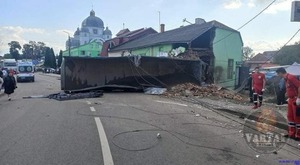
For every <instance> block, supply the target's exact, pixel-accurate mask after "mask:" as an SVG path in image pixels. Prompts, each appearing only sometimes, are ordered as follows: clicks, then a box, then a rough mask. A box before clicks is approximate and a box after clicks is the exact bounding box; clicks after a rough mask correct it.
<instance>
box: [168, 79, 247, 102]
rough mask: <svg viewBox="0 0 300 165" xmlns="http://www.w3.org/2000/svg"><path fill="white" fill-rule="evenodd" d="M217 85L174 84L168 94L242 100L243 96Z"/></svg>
mask: <svg viewBox="0 0 300 165" xmlns="http://www.w3.org/2000/svg"><path fill="white" fill-rule="evenodd" d="M222 89H223V88H220V87H219V86H216V85H208V86H198V85H195V84H192V83H185V84H179V85H176V86H173V87H172V88H171V89H170V90H168V91H167V92H166V93H165V95H166V96H169V97H171V96H185V97H189V96H197V97H210V96H216V97H219V98H225V99H232V100H237V101H242V100H243V97H242V96H240V95H238V94H236V93H234V92H232V91H229V90H222Z"/></svg>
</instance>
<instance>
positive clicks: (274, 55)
mask: <svg viewBox="0 0 300 165" xmlns="http://www.w3.org/2000/svg"><path fill="white" fill-rule="evenodd" d="M299 32H300V28H299V29H298V30H297V31H296V32H295V33H294V35H293V36H292V37H291V38H290V39H289V40H288V41H287V42H286V43H285V44H284V45H283V46H282V47H281V48H280V49H279V50H278V51H277V52H276V53H275V54H273V55H272V56H271V57H270V58H268V60H266V62H265V63H263V64H266V63H268V61H270V60H271V59H272V58H273V57H276V56H277V55H278V54H279V53H280V52H281V51H282V49H283V48H284V47H286V46H287V45H288V44H289V43H290V42H291V41H292V40H293V39H294V38H295V37H296V35H297V34H298V33H299Z"/></svg>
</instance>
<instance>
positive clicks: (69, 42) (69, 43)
mask: <svg viewBox="0 0 300 165" xmlns="http://www.w3.org/2000/svg"><path fill="white" fill-rule="evenodd" d="M63 32H64V33H66V34H68V38H69V41H68V45H69V46H68V48H69V56H71V38H70V33H69V32H67V31H63Z"/></svg>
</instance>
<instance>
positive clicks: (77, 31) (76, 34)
mask: <svg viewBox="0 0 300 165" xmlns="http://www.w3.org/2000/svg"><path fill="white" fill-rule="evenodd" d="M79 34H80V30H79V28H77V30H76V32H75V33H74V36H78V35H79Z"/></svg>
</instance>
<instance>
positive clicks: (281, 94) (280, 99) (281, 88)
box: [277, 78, 286, 105]
mask: <svg viewBox="0 0 300 165" xmlns="http://www.w3.org/2000/svg"><path fill="white" fill-rule="evenodd" d="M285 93H286V89H285V79H284V78H281V79H280V81H279V84H278V92H277V105H283V104H286V99H285Z"/></svg>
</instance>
